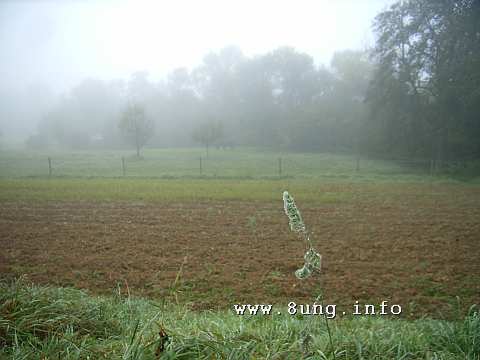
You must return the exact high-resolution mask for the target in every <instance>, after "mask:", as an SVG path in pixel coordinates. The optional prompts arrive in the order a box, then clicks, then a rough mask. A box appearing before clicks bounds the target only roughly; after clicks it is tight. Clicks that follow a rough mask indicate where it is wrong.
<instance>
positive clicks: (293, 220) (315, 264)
mask: <svg viewBox="0 0 480 360" xmlns="http://www.w3.org/2000/svg"><path fill="white" fill-rule="evenodd" d="M283 206H284V209H285V214H287V216H288V221H289V225H290V230H291V231H293V232H294V233H296V234H297V235H298V236H299V237H300V238H302V239H303V240H304V242H305V245H306V251H305V255H304V256H303V258H304V264H303V266H302V267H301V268H300V269H298V270H297V271H295V276H296V277H297V278H298V279H300V280H304V279H306V278H308V277H310V276H311V275H312V274H313V273H314V272H320V269H321V267H322V256H321V255H320V254H319V253H318V252H317V251H316V250H315V248H314V247H313V244H312V241H311V240H310V234H309V232H308V230H307V227H306V226H305V223H304V222H303V220H302V215H301V214H300V211H299V210H298V208H297V206H296V205H295V201H294V200H293V197H292V196H291V195H290V194H289V193H288V191H284V192H283ZM317 302H320V303H321V305H322V309H323V308H324V306H323V300H322V293H320V294H319V295H318V296H317V297H316V298H315V301H314V304H315V303H317ZM324 319H325V325H326V327H327V331H328V338H329V340H330V347H331V349H332V353H333V358H334V359H335V358H336V357H335V349H334V347H333V341H332V334H331V332H330V326H329V325H328V318H327V316H326V314H324ZM310 341H311V335H310V332H309V331H308V329H307V331H306V332H305V334H304V338H303V340H302V343H303V346H304V348H305V350H306V351H308V344H309V342H310Z"/></svg>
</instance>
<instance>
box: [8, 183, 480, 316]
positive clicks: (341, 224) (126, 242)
mask: <svg viewBox="0 0 480 360" xmlns="http://www.w3.org/2000/svg"><path fill="white" fill-rule="evenodd" d="M479 195H480V194H479V193H478V192H476V193H475V194H472V195H471V196H462V197H442V196H438V197H435V196H434V195H431V196H412V197H411V198H408V199H406V198H402V197H390V198H389V200H388V201H386V200H385V199H381V198H373V199H370V200H366V199H367V198H364V199H363V200H362V198H361V197H360V198H359V199H356V200H355V199H354V200H352V201H350V202H343V203H339V204H327V205H315V204H314V203H306V204H299V207H300V209H301V211H302V214H303V217H304V220H305V223H306V224H307V226H308V227H309V228H310V230H311V231H312V232H313V240H314V243H315V246H316V248H317V250H318V251H319V252H320V253H321V254H322V256H323V269H322V273H321V274H320V275H318V276H314V277H312V278H310V279H309V280H305V281H300V280H298V279H296V278H295V276H294V271H295V270H296V269H297V268H299V267H300V266H301V265H302V264H303V258H302V257H303V253H304V251H305V246H304V244H303V243H302V241H301V240H300V239H298V238H296V237H295V235H294V234H292V233H291V232H289V229H288V222H287V219H286V216H285V215H284V213H283V208H282V204H281V203H267V204H265V203H246V202H239V201H232V202H207V203H200V204H192V203H170V204H158V203H157V204H148V203H138V204H135V203H88V202H76V203H65V202H56V203H20V202H9V203H2V204H0V249H1V250H0V276H1V277H4V278H12V277H18V276H21V275H23V274H26V277H27V278H28V279H29V280H32V281H33V282H35V283H40V284H54V285H61V286H74V287H76V288H83V289H88V290H90V291H91V292H93V293H107V294H112V293H113V292H114V291H120V292H121V293H122V294H127V292H129V293H130V294H131V295H134V296H135V295H136V296H150V297H153V298H155V299H169V300H173V301H178V302H181V303H185V302H186V303H189V304H190V305H191V306H192V307H193V308H195V309H207V308H225V307H228V306H231V305H232V304H234V303H242V302H247V303H277V304H287V303H288V302H289V301H295V302H297V303H309V302H311V301H312V298H314V297H315V295H316V294H317V293H318V291H319V290H320V289H323V292H324V295H325V298H326V301H327V303H336V304H339V307H340V308H341V309H342V308H344V309H346V310H347V311H349V312H350V309H351V308H352V304H353V303H354V301H355V300H358V301H360V303H373V304H378V303H380V302H381V301H382V300H387V301H388V302H389V304H394V303H396V304H401V305H402V308H403V315H405V316H408V317H419V316H422V315H424V314H429V315H432V316H435V317H442V316H445V317H446V316H448V314H450V313H452V312H453V311H454V310H455V307H456V306H457V305H456V304H457V302H458V301H459V304H460V307H461V309H463V310H465V309H467V308H468V307H469V306H470V305H472V304H475V303H476V304H478V303H479V301H480V260H479V259H480V246H479V245H480V244H479V240H480V207H479V206H478V204H479V201H478V200H479V199H480V196H479ZM182 264H183V265H182ZM176 279H177V280H176ZM457 296H458V299H459V300H457Z"/></svg>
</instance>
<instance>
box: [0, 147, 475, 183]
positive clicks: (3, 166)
mask: <svg viewBox="0 0 480 360" xmlns="http://www.w3.org/2000/svg"><path fill="white" fill-rule="evenodd" d="M478 173H480V162H479V161H478V160H475V159H472V158H469V159H456V160H454V161H443V162H441V163H440V162H438V161H435V160H432V159H406V158H385V159H379V158H371V157H366V156H356V155H334V154H298V153H292V154H277V153H269V152H254V151H233V150H232V151H218V152H214V153H212V154H210V155H209V156H207V155H205V154H204V153H203V154H202V153H201V152H199V153H194V152H192V151H173V150H172V151H164V152H161V151H159V152H155V151H152V152H147V153H146V154H145V155H144V156H143V157H140V158H138V157H136V156H131V155H130V154H124V153H121V152H120V153H119V152H108V153H102V152H99V153H94V152H85V153H74V154H61V153H57V154H50V155H48V154H25V153H22V154H17V153H1V154H0V176H1V177H4V178H5V177H158V178H168V177H172V178H176V177H223V178H270V177H329V176H331V177H338V176H361V175H386V176H397V175H398V176H400V175H431V176H434V175H442V174H453V175H455V174H478Z"/></svg>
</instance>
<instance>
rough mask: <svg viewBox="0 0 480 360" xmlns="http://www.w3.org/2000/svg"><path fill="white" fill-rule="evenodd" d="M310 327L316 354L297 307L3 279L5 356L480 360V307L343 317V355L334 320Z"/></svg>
mask: <svg viewBox="0 0 480 360" xmlns="http://www.w3.org/2000/svg"><path fill="white" fill-rule="evenodd" d="M163 328H164V329H165V331H166V333H167V334H168V338H169V339H170V341H168V342H166V343H161V341H162V338H161V336H159V333H160V332H161V331H162V329H163ZM308 331H309V335H310V336H311V340H310V346H309V351H308V352H306V351H305V349H302V348H301V346H299V345H301V344H302V341H301V340H299V339H301V338H302V336H304V334H305V320H304V319H303V320H302V319H301V318H298V317H295V316H290V315H288V314H281V315H277V314H275V315H272V316H238V315H236V314H234V313H232V312H231V311H205V312H195V311H191V310H189V309H188V308H187V307H185V306H178V305H174V304H171V305H168V304H167V305H165V306H162V305H158V304H156V303H155V302H153V301H151V300H146V299H135V298H133V297H132V298H122V297H121V296H120V295H118V294H116V295H114V296H110V297H97V296H89V295H88V294H86V293H85V292H83V291H81V290H76V289H65V288H54V287H45V286H35V285H31V284H28V283H26V282H25V281H16V282H14V283H6V282H2V281H0V359H15V360H17V359H18V360H19V359H38V360H46V359H92V360H93V359H114V360H117V359H118V360H120V359H122V360H133V359H136V360H147V359H149V360H153V359H161V360H166V359H171V360H176V359H192V360H207V359H208V360H210V359H215V360H217V359H218V360H223V359H225V360H226V359H232V360H240V359H241V360H243V359H245V360H249V359H269V360H274V359H277V360H278V359H292V360H297V359H305V360H306V359H309V360H313V359H316V360H320V359H332V358H334V356H336V358H337V359H342V360H367V359H376V360H393V359H397V360H400V359H401V360H417V359H445V360H447V359H448V360H465V359H468V360H480V345H479V344H480V341H479V340H480V316H479V313H478V308H477V307H472V308H471V310H470V312H469V313H468V314H467V316H466V317H464V318H461V319H458V320H457V321H449V322H447V321H443V320H432V319H420V320H415V321H408V320H391V319H388V318H380V317H354V318H349V317H347V318H342V319H339V320H337V321H336V324H335V326H334V327H333V328H332V337H333V338H334V339H335V343H334V344H335V352H334V353H333V352H326V351H322V349H326V348H327V347H329V346H330V340H329V336H328V333H327V331H326V329H325V328H324V327H318V326H314V327H309V328H308ZM159 350H162V351H159Z"/></svg>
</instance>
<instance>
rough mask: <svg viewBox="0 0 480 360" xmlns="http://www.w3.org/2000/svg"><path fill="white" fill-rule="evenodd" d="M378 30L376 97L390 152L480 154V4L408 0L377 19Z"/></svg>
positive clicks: (372, 98) (376, 114) (377, 119)
mask: <svg viewBox="0 0 480 360" xmlns="http://www.w3.org/2000/svg"><path fill="white" fill-rule="evenodd" d="M374 29H375V32H376V33H377V36H378V41H377V44H376V47H375V49H374V54H375V58H376V62H377V70H376V73H375V77H374V81H373V83H372V86H371V88H370V91H369V102H370V104H371V107H372V110H373V112H372V115H373V121H374V124H373V126H372V128H374V129H375V128H376V129H379V128H381V129H382V131H381V132H380V133H379V134H378V135H379V138H381V139H382V141H383V144H384V146H383V147H384V149H385V145H386V144H390V146H391V148H390V149H388V150H390V151H400V152H405V153H410V154H415V153H423V154H428V153H430V154H432V155H433V154H435V156H436V157H437V158H440V159H443V158H447V157H451V156H456V155H462V154H464V155H465V154H467V153H472V152H474V153H476V154H477V155H478V154H479V153H480V145H479V143H478V140H476V139H478V136H479V135H480V133H479V130H480V127H479V124H478V122H479V121H478V120H473V119H474V118H477V119H478V116H475V115H474V112H475V111H476V110H478V107H477V106H476V105H473V104H474V103H478V101H479V100H480V97H479V93H478V88H479V85H480V84H479V82H480V66H479V65H480V63H479V61H480V60H479V59H480V45H479V44H480V2H478V1H475V0H461V1H454V0H442V1H438V0H421V1H418V0H406V1H400V2H397V3H395V4H394V5H392V6H391V7H390V8H389V9H388V10H386V11H384V12H382V13H380V14H379V15H378V16H377V17H376V19H375V23H374ZM371 125H372V124H371Z"/></svg>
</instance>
